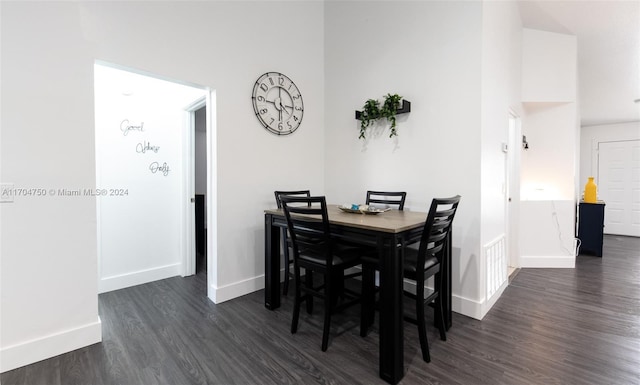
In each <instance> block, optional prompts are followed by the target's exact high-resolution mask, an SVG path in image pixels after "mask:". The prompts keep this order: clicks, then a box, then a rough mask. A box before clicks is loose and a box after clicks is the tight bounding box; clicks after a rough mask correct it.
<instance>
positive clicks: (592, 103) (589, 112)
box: [519, 0, 640, 126]
mask: <svg viewBox="0 0 640 385" xmlns="http://www.w3.org/2000/svg"><path fill="white" fill-rule="evenodd" d="M519 7H520V14H521V17H522V22H523V26H524V27H525V28H531V29H538V30H543V31H549V32H557V33H564V34H570V35H575V36H577V41H578V79H579V84H578V94H579V103H580V105H579V109H580V121H581V125H582V126H592V125H599V124H609V123H620V122H632V121H640V101H639V102H634V100H636V99H640V0H628V1H617V0H608V1H588V0H585V1H577V0H573V1H552V0H532V1H520V2H519Z"/></svg>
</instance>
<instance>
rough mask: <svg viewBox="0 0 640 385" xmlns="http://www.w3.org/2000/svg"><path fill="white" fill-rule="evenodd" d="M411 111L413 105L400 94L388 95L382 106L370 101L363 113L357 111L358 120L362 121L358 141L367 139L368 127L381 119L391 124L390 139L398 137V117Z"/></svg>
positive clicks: (376, 101) (375, 101)
mask: <svg viewBox="0 0 640 385" xmlns="http://www.w3.org/2000/svg"><path fill="white" fill-rule="evenodd" d="M410 111H411V103H410V102H409V101H407V100H404V99H402V96H400V95H398V94H393V95H391V94H387V95H386V96H385V97H384V102H383V103H382V105H380V102H379V101H378V100H375V99H368V100H367V101H366V102H365V103H364V106H363V107H362V111H356V119H358V120H360V136H358V139H366V131H367V127H369V126H371V125H372V124H374V123H375V122H377V121H378V120H379V119H386V120H387V122H389V124H390V127H389V129H390V133H389V138H392V137H394V136H398V132H397V131H396V115H397V114H403V113H407V112H410Z"/></svg>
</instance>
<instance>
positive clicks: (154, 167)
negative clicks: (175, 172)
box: [149, 162, 171, 176]
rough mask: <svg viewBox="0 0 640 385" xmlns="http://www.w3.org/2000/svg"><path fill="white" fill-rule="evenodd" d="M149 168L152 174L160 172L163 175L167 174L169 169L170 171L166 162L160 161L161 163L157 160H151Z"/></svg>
mask: <svg viewBox="0 0 640 385" xmlns="http://www.w3.org/2000/svg"><path fill="white" fill-rule="evenodd" d="M149 170H151V173H152V174H155V173H161V174H162V175H164V176H167V175H169V171H171V169H170V168H169V165H168V164H167V162H164V163H162V165H161V164H160V163H158V162H153V163H151V164H150V165H149Z"/></svg>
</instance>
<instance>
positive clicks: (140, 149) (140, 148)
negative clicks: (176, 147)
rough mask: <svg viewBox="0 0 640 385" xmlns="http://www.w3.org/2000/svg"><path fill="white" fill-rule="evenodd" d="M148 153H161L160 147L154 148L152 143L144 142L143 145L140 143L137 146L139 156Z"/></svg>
mask: <svg viewBox="0 0 640 385" xmlns="http://www.w3.org/2000/svg"><path fill="white" fill-rule="evenodd" d="M147 151H149V152H154V153H156V154H157V153H158V151H160V146H152V145H151V142H147V141H143V142H142V143H138V144H137V145H136V152H137V153H138V154H144V153H146V152H147Z"/></svg>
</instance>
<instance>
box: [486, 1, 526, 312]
mask: <svg viewBox="0 0 640 385" xmlns="http://www.w3.org/2000/svg"><path fill="white" fill-rule="evenodd" d="M521 53H522V23H521V21H520V14H519V11H518V5H517V3H514V2H484V3H483V4H482V98H481V103H482V110H481V114H482V117H481V124H482V125H481V128H480V129H481V136H480V141H481V142H480V143H481V155H480V156H481V182H480V185H481V188H480V191H481V193H480V194H481V211H480V245H481V246H482V247H484V246H485V245H487V244H488V243H490V242H492V241H493V240H495V239H497V238H500V237H502V236H507V237H509V242H510V243H513V245H512V246H513V247H512V249H515V250H517V249H518V248H519V246H518V236H519V234H518V232H517V228H516V229H508V225H507V223H506V212H505V209H506V199H507V197H506V195H505V193H506V191H507V186H506V183H507V179H506V173H507V163H506V162H507V153H505V152H503V147H502V145H503V144H507V143H508V142H509V136H508V133H509V112H510V111H512V112H513V113H515V114H517V115H519V116H521V115H522V114H523V112H522V106H521V103H520V95H521V82H520V80H521V77H522V69H521V62H522V54H521ZM508 151H514V152H516V154H515V156H514V157H513V159H514V164H512V165H511V167H513V168H514V169H519V168H520V164H519V163H518V161H519V159H520V157H519V155H520V152H521V147H519V146H518V147H515V148H509V149H508ZM517 208H518V199H517V197H515V199H513V200H512V202H511V208H510V215H512V216H513V217H514V221H512V222H511V223H513V222H517V218H518V210H517ZM509 230H510V231H509ZM481 250H482V249H481ZM481 255H482V254H481ZM487 263H488V262H487V261H486V260H485V256H484V255H483V257H482V264H481V265H480V267H479V269H478V270H479V271H478V274H479V275H480V284H479V286H478V292H479V293H486V292H487V290H485V288H486V287H487V286H486V285H487V284H488V282H487V280H488V279H489V278H488V277H487V274H486V271H487V268H488V264H487ZM506 268H507V266H504V269H505V272H506ZM504 277H505V279H504V281H503V282H499V283H496V284H501V285H502V286H503V287H502V288H503V289H504V287H506V285H507V280H506V274H505V275H504ZM489 284H490V283H489ZM499 296H500V292H499V293H498V294H497V295H494V297H495V298H494V301H495V299H497V298H498V297H499ZM488 300H490V299H489V298H483V297H482V298H481V299H480V303H482V304H484V306H482V311H481V314H480V318H481V317H482V316H484V315H485V314H486V312H487V311H488V310H489V309H490V307H491V306H489V304H487V302H486V301H488Z"/></svg>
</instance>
